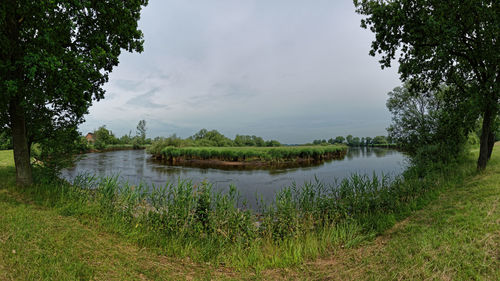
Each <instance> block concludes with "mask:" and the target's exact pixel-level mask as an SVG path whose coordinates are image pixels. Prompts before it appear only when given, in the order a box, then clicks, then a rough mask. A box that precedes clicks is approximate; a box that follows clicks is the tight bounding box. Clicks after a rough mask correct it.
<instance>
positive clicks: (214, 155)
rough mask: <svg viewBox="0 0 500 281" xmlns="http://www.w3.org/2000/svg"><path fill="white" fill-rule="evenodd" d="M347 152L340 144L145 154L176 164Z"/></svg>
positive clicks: (324, 156) (168, 149)
mask: <svg viewBox="0 0 500 281" xmlns="http://www.w3.org/2000/svg"><path fill="white" fill-rule="evenodd" d="M346 150H347V147H346V146H343V145H325V146H280V147H165V148H157V147H153V146H152V147H151V148H150V149H149V150H148V152H149V153H151V154H153V155H155V156H157V157H158V156H160V157H163V158H164V159H167V160H170V161H175V160H176V159H184V160H210V159H216V160H223V161H267V162H279V161H295V160H297V159H302V160H323V159H332V158H338V157H342V156H343V155H345V152H346Z"/></svg>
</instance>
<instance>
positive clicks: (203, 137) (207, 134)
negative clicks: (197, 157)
mask: <svg viewBox="0 0 500 281" xmlns="http://www.w3.org/2000/svg"><path fill="white" fill-rule="evenodd" d="M167 146H174V147H209V146H211V147H243V146H254V147H274V146H281V143H280V142H279V141H277V140H268V141H266V140H264V139H263V138H261V137H258V136H253V135H252V136H250V135H236V137H235V138H234V139H230V138H228V137H226V136H224V135H223V134H221V133H220V132H219V131H217V130H211V131H209V130H207V129H201V130H200V131H199V132H197V133H196V134H194V135H192V136H190V137H188V138H185V139H182V138H180V137H178V136H177V135H176V134H173V135H171V136H170V137H156V138H154V140H153V142H152V146H151V148H150V149H151V150H152V151H161V150H162V149H163V148H165V147H167Z"/></svg>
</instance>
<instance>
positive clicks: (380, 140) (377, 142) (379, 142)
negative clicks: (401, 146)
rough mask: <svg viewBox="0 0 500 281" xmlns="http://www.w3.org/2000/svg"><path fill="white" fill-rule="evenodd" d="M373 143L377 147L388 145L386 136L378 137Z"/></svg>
mask: <svg viewBox="0 0 500 281" xmlns="http://www.w3.org/2000/svg"><path fill="white" fill-rule="evenodd" d="M372 143H373V144H375V145H387V144H388V142H387V138H386V137H385V136H376V137H374V138H373V140H372Z"/></svg>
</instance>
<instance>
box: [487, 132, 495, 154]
mask: <svg viewBox="0 0 500 281" xmlns="http://www.w3.org/2000/svg"><path fill="white" fill-rule="evenodd" d="M494 146H495V133H494V132H493V131H491V132H490V135H489V137H488V161H489V160H490V158H491V154H492V153H493V147H494Z"/></svg>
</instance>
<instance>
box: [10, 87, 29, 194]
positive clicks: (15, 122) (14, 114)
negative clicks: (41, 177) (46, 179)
mask: <svg viewBox="0 0 500 281" xmlns="http://www.w3.org/2000/svg"><path fill="white" fill-rule="evenodd" d="M9 115H10V121H11V129H12V143H13V148H14V163H15V165H16V183H17V185H19V186H28V185H31V184H33V176H32V174H31V163H30V148H29V147H28V137H27V135H26V118H25V112H24V109H23V107H22V106H21V104H20V101H19V99H17V98H15V97H14V98H12V100H11V102H10V105H9Z"/></svg>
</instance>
